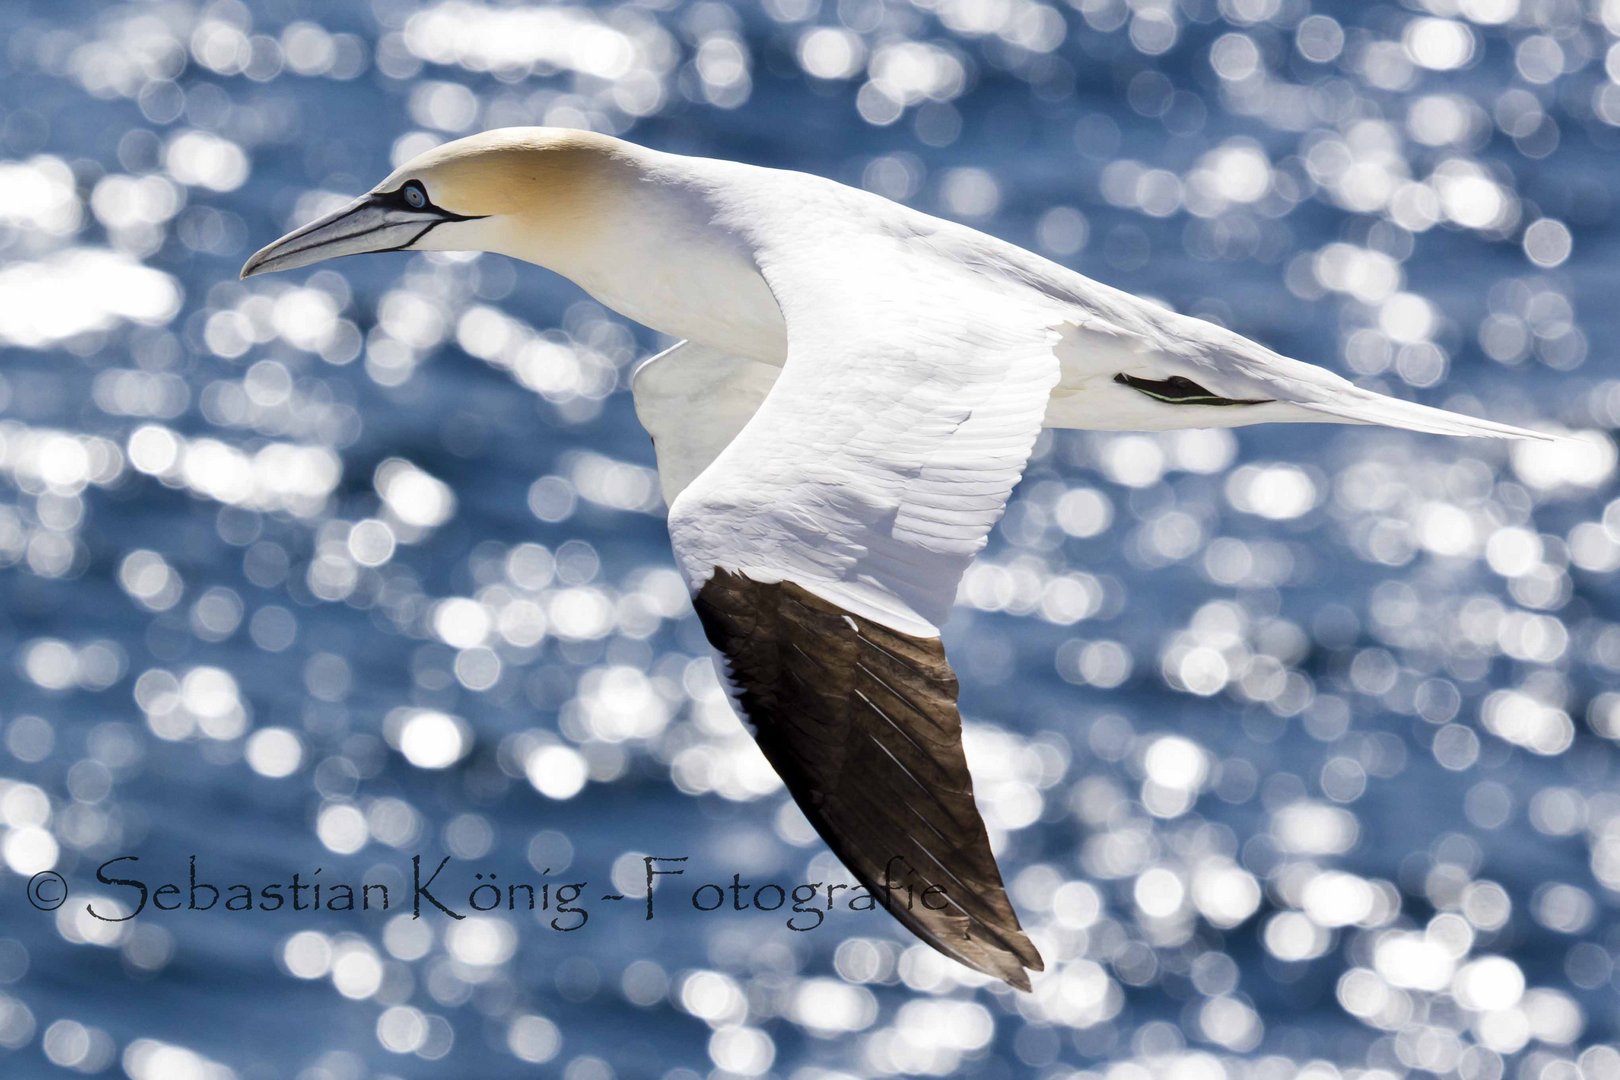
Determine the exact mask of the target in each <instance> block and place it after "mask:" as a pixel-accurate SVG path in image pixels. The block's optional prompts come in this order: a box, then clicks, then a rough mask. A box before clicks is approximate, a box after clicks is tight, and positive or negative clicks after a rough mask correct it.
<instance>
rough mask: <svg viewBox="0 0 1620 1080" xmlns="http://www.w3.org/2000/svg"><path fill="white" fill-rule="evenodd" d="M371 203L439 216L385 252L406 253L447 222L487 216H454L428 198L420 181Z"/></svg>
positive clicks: (379, 195) (410, 182)
mask: <svg viewBox="0 0 1620 1080" xmlns="http://www.w3.org/2000/svg"><path fill="white" fill-rule="evenodd" d="M371 201H372V202H374V203H376V204H377V205H379V206H386V207H391V208H394V209H399V210H408V211H410V212H412V213H422V212H424V211H431V212H432V213H434V214H436V215H437V216H438V218H437V220H435V221H429V222H427V223H426V224H425V225H423V226H422V231H421V232H419V233H417V234H416V235H415V236H413V237H411V238H410V239H409V240H407V241H405V242H404V243H403V244H400V245H399V246H398V247H391V248H382V249H381V250H383V251H404V250H405V249H406V248H408V247H410V246H411V245H412V244H414V243H416V242H417V241H418V240H420V239H422V237H424V236H426V235H427V234H428V233H430V232H432V231H433V230H434V229H436V228H438V227H439V226H440V225H443V224H444V223H445V222H447V221H477V220H478V219H479V218H482V217H486V216H487V215H484V214H454V213H451V212H450V211H449V210H446V209H444V208H443V207H439V206H434V205H433V200H432V199H431V198H429V197H428V193H427V188H426V187H425V186H423V184H422V181H420V180H407V181H405V182H404V183H403V184H401V185H400V186H399V187H398V188H396V189H395V190H393V191H382V192H378V193H377V194H376V195H373V196H372V197H371Z"/></svg>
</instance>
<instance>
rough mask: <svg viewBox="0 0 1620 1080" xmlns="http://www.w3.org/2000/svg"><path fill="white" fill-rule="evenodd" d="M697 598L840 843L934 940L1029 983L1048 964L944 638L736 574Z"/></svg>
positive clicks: (742, 696) (813, 816)
mask: <svg viewBox="0 0 1620 1080" xmlns="http://www.w3.org/2000/svg"><path fill="white" fill-rule="evenodd" d="M694 605H695V606H696V608H697V613H698V618H699V619H700V620H701V622H702V624H703V629H704V633H705V634H706V635H707V636H708V639H709V643H710V644H711V645H713V646H714V648H715V649H716V650H717V651H718V652H719V653H720V654H721V656H723V657H724V659H725V664H726V669H727V674H728V676H729V680H730V682H731V683H732V686H733V690H734V693H735V700H736V701H737V702H738V703H739V704H740V706H741V708H742V709H743V711H744V712H745V713H746V714H747V716H748V719H749V721H750V723H751V724H752V725H753V727H754V737H755V738H756V739H757V740H758V742H759V745H760V749H761V750H763V751H764V753H765V756H766V758H767V759H768V760H769V761H770V763H771V765H772V766H773V767H774V768H775V769H776V771H777V772H778V773H779V774H780V775H781V777H782V779H783V781H784V782H785V783H786V784H787V787H788V791H789V792H790V793H791V794H792V795H793V798H794V801H795V802H797V803H798V804H799V808H800V809H801V810H802V811H804V815H805V817H806V818H808V819H809V820H810V822H811V824H813V825H814V826H815V828H816V831H817V832H818V833H820V834H821V836H822V838H823V839H824V840H826V841H827V846H828V847H830V848H831V849H832V850H833V853H834V854H835V855H837V856H838V857H839V859H841V860H842V861H843V863H844V865H845V866H846V867H848V868H849V870H850V872H851V873H853V874H854V875H855V877H856V879H857V880H858V881H860V883H861V884H862V885H863V886H864V887H865V888H866V889H867V890H868V891H869V892H870V893H872V895H873V896H874V897H875V898H876V899H877V900H878V902H879V903H882V904H883V905H884V906H885V907H886V908H887V909H888V910H889V912H890V913H891V914H892V915H894V916H895V918H896V919H898V920H899V921H900V922H901V923H902V924H903V925H904V926H905V927H906V928H907V929H909V930H911V931H912V933H914V934H916V935H917V936H918V937H919V938H921V939H922V940H923V941H925V942H927V943H928V944H929V945H931V946H933V947H934V948H935V949H937V950H938V951H940V952H941V953H943V954H945V955H946V956H949V957H951V958H952V959H954V960H957V961H959V962H961V963H963V964H965V965H967V966H968V967H970V968H973V969H974V970H976V971H980V972H983V973H984V974H986V975H990V976H992V977H994V978H998V979H1001V980H1003V981H1004V982H1006V983H1007V984H1008V985H1010V986H1013V987H1015V988H1017V989H1019V990H1025V991H1027V990H1029V989H1030V981H1029V974H1028V971H1027V970H1026V969H1032V970H1035V971H1041V970H1044V967H1045V965H1044V964H1043V963H1042V962H1041V957H1040V954H1039V953H1038V952H1037V951H1036V950H1035V946H1034V944H1033V943H1031V942H1030V940H1029V938H1028V936H1027V935H1026V934H1025V933H1024V931H1023V929H1022V927H1021V926H1020V925H1019V923H1018V916H1017V914H1016V913H1015V912H1014V911H1013V907H1012V902H1011V901H1010V900H1009V899H1008V898H1007V891H1006V888H1005V886H1004V885H1003V884H1002V880H1001V872H1000V870H999V869H998V868H997V866H996V860H995V855H994V854H993V853H992V852H991V850H990V838H989V836H988V834H987V833H986V832H985V827H984V819H983V818H981V817H980V816H979V810H978V807H977V806H976V805H975V804H974V801H973V779H972V775H971V774H970V773H969V772H968V767H967V759H966V757H965V755H964V754H963V751H962V718H961V715H960V714H959V713H958V712H957V708H956V677H955V676H954V675H953V674H952V673H951V669H950V665H949V664H948V663H947V662H946V660H945V652H944V647H943V646H942V645H941V643H940V641H939V639H938V638H921V637H913V636H911V635H909V634H903V633H899V632H898V631H895V630H891V629H889V628H887V627H885V626H881V625H879V624H877V623H874V622H872V621H870V620H868V619H865V618H862V617H861V616H859V615H856V614H853V613H851V612H848V611H845V610H844V609H842V608H840V607H839V606H838V605H836V604H832V603H829V602H827V601H825V600H822V599H821V598H819V597H817V596H815V595H814V594H813V593H811V592H809V591H808V590H806V589H804V588H802V587H800V586H799V585H796V584H794V583H792V582H777V583H763V582H756V581H753V580H752V579H750V578H747V577H745V576H743V575H741V574H736V573H731V572H729V571H727V570H723V569H716V570H715V572H714V576H713V577H711V578H710V579H709V581H708V582H707V583H705V584H704V586H703V588H702V589H701V590H699V592H698V595H697V596H696V598H695V599H694ZM924 901H927V902H924Z"/></svg>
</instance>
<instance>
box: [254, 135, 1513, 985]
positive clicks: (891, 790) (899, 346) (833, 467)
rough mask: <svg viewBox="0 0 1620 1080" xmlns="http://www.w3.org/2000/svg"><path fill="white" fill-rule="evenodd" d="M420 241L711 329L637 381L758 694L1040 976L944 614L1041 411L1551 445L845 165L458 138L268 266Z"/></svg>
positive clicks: (1017, 963) (730, 679)
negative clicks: (969, 727)
mask: <svg viewBox="0 0 1620 1080" xmlns="http://www.w3.org/2000/svg"><path fill="white" fill-rule="evenodd" d="M402 249H412V250H478V251H490V252H498V253H502V254H507V255H511V256H514V257H516V258H520V259H525V260H527V261H530V262H534V263H537V264H539V265H541V266H545V267H547V268H549V269H552V270H555V271H557V272H558V273H561V274H563V275H565V276H567V277H569V278H571V279H572V280H574V281H575V282H576V283H578V284H579V285H580V286H581V287H582V288H584V289H586V290H587V291H588V292H590V293H591V294H592V295H593V296H595V297H597V298H598V299H599V300H601V301H602V302H603V303H605V304H607V305H609V306H611V307H613V308H614V309H615V310H617V311H620V312H621V313H624V314H626V315H628V316H630V317H632V318H634V319H637V320H639V321H641V322H643V323H645V324H647V325H648V326H651V327H653V328H655V329H658V330H660V331H663V332H665V333H667V334H670V335H671V336H674V337H678V338H682V339H685V340H684V341H683V342H682V343H681V344H679V345H677V346H675V347H674V348H671V349H669V350H666V351H665V352H663V353H661V354H659V355H658V356H656V357H654V358H653V359H652V360H650V361H648V362H646V363H645V364H644V365H642V367H641V368H640V369H639V370H638V371H637V372H636V374H635V377H634V381H633V389H634V394H635V402H636V410H637V413H638V415H639V416H640V418H641V421H642V423H643V424H644V425H645V427H646V428H647V430H648V431H649V432H650V433H651V434H652V436H653V439H654V444H655V447H656V453H657V457H658V468H659V475H660V479H661V481H662V485H663V491H664V495H665V498H666V499H667V500H668V501H669V504H670V510H669V529H670V537H671V540H672V543H673V547H674V552H675V557H676V560H677V562H678V563H679V564H680V567H681V569H682V571H683V573H684V574H685V576H686V579H687V581H688V582H689V583H690V585H691V587H692V591H693V594H694V602H695V603H696V606H697V610H698V613H699V616H700V617H701V618H702V620H703V624H704V628H705V631H706V632H707V634H708V636H709V639H710V641H711V643H713V644H714V646H715V648H716V650H717V653H718V659H719V661H720V670H721V675H722V677H723V678H724V679H725V681H726V683H727V685H728V687H729V688H730V689H731V691H732V694H733V700H734V701H735V702H736V703H737V705H738V707H739V711H740V712H742V713H743V714H744V715H745V716H746V717H748V718H749V719H751V720H752V721H753V722H754V726H755V732H756V736H757V738H758V739H759V741H760V745H761V747H762V749H763V750H764V751H765V753H766V755H767V757H769V758H770V760H771V761H772V763H773V764H774V765H775V766H776V767H777V769H778V771H780V772H781V773H782V775H783V778H784V780H785V781H786V782H787V784H788V787H789V789H790V790H791V791H792V793H793V795H794V797H795V798H796V799H797V800H798V802H799V804H800V806H801V807H802V808H803V809H804V810H805V813H806V814H807V816H809V817H810V819H811V821H813V822H815V823H816V825H817V828H818V829H820V830H821V832H822V834H823V836H825V837H826V839H827V841H828V843H829V844H830V845H831V846H832V847H833V849H834V850H835V851H836V852H838V854H839V855H840V857H841V858H843V859H844V861H845V862H846V864H847V865H849V866H850V869H851V870H853V871H854V872H855V873H856V875H857V876H858V877H859V878H860V879H861V881H862V882H863V883H864V884H865V885H867V887H868V888H871V889H873V890H874V891H876V890H877V889H879V888H882V887H884V883H885V882H886V881H887V878H888V876H889V875H890V874H891V873H894V872H895V870H894V865H895V864H896V863H904V865H905V867H906V869H904V870H903V871H901V875H902V877H903V879H904V880H905V881H907V882H910V883H911V884H913V885H918V886H929V887H936V888H939V889H942V890H945V893H946V895H947V897H948V904H947V905H946V906H945V907H942V908H941V909H940V910H939V911H937V912H934V911H928V912H919V911H915V910H907V911H906V912H900V911H896V915H897V917H898V918H900V919H901V920H902V921H903V922H905V923H906V925H907V926H909V927H911V929H913V930H914V931H915V932H916V933H918V934H919V935H921V936H922V937H923V938H924V939H926V940H928V941H929V942H930V943H931V944H933V945H934V946H935V947H937V948H939V949H941V950H942V951H944V952H946V953H948V954H949V955H952V956H955V957H957V958H958V959H961V960H962V961H963V962H964V963H968V964H970V965H972V966H974V967H977V968H979V969H980V970H982V971H985V972H988V973H991V974H993V975H995V976H997V977H999V978H1002V979H1005V980H1006V981H1008V982H1010V983H1012V984H1013V985H1016V986H1020V987H1024V988H1027V987H1028V985H1029V982H1028V976H1027V974H1026V969H1027V968H1035V969H1039V968H1040V958H1039V956H1038V954H1037V953H1036V951H1035V949H1034V947H1033V946H1032V945H1031V944H1030V942H1029V941H1028V939H1027V938H1026V937H1025V936H1024V934H1023V932H1022V930H1021V929H1020V928H1019V926H1018V920H1017V917H1016V916H1015V915H1014V914H1013V912H1012V909H1011V906H1010V904H1009V903H1008V902H1007V899H1006V896H1005V894H1004V891H1003V889H1002V886H1001V881H1000V877H999V874H998V872H997V870H996V867H995V862H994V858H993V857H992V856H991V854H990V851H989V845H988V840H987V838H986V836H985V832H984V827H983V824H982V822H981V821H980V820H979V818H978V815H977V813H976V811H975V810H974V808H973V801H972V786H971V778H970V776H969V775H968V772H967V768H966V764H965V762H964V760H963V758H962V754H961V738H960V719H959V717H958V716H957V713H956V707H955V696H956V684H955V679H954V677H953V676H952V675H951V673H950V669H949V667H948V666H947V665H946V663H945V660H944V656H943V652H942V651H941V649H940V647H939V643H938V633H939V630H938V628H939V625H940V624H941V623H942V622H943V621H944V620H945V618H946V617H947V615H948V613H949V610H950V606H951V603H952V601H953V600H954V598H955V594H956V588H957V584H958V582H959V581H960V579H961V577H962V574H963V572H964V570H965V569H966V567H967V565H968V563H969V562H970V561H971V560H972V558H973V556H974V555H975V554H976V553H977V552H978V551H979V550H980V549H981V548H982V547H983V546H984V543H985V540H986V537H987V536H988V534H989V531H990V529H991V528H992V527H993V526H994V524H995V522H996V520H997V519H998V518H999V517H1000V516H1001V513H1002V511H1003V510H1004V509H1005V506H1006V502H1007V499H1008V497H1009V495H1010V494H1011V492H1012V489H1013V487H1014V486H1015V485H1016V484H1017V482H1018V478H1019V476H1020V475H1021V474H1022V472H1023V470H1024V466H1025V464H1026V462H1027V461H1028V458H1029V454H1030V451H1031V448H1032V447H1033V445H1034V442H1035V438H1036V436H1037V435H1038V434H1039V431H1040V429H1041V427H1042V426H1043V425H1044V426H1047V427H1066V428H1092V429H1108V430H1125V429H1136V430H1169V429H1176V428H1190V427H1209V426H1237V425H1246V424H1254V423H1270V422H1308V421H1318V422H1321V421H1327V422H1339V423H1360V424H1383V425H1387V426H1390V427H1397V428H1405V429H1408V430H1412V431H1420V432H1430V433H1435V434H1444V435H1483V436H1495V437H1502V438H1545V436H1541V435H1538V434H1537V433H1535V432H1531V431H1527V430H1524V429H1520V428H1514V427H1510V426H1507V425H1505V424H1498V423H1494V422H1491V421H1488V420H1479V419H1474V418H1472V417H1467V416H1462V415H1459V414H1456V413H1450V412H1445V411H1442V410H1439V409H1434V408H1429V407H1427V406H1423V405H1418V404H1414V403H1411V402H1406V401H1400V400H1396V399H1393V398H1390V397H1386V396H1383V395H1380V394H1376V393H1373V392H1371V391H1368V390H1364V389H1361V388H1359V387H1356V386H1354V385H1352V384H1351V383H1349V382H1347V381H1346V380H1344V379H1342V378H1340V377H1339V376H1337V375H1334V374H1332V373H1330V372H1328V371H1325V370H1323V369H1322V368H1318V367H1313V366H1311V365H1309V364H1305V363H1301V362H1300V361H1297V360H1292V359H1289V358H1287V357H1283V356H1279V355H1278V354H1276V353H1274V352H1272V351H1271V350H1269V349H1267V348H1265V347H1264V346H1261V345H1258V344H1256V343H1255V342H1253V341H1250V340H1248V339H1247V338H1244V337H1242V336H1241V335H1239V334H1236V333H1234V332H1232V331H1229V330H1226V329H1223V328H1221V327H1218V326H1214V325H1212V324H1210V323H1207V322H1203V321H1201V320H1198V319H1193V318H1189V317H1186V316H1183V315H1178V314H1175V313H1173V312H1170V311H1167V310H1165V309H1163V308H1161V307H1159V306H1157V305H1154V304H1151V303H1148V302H1146V301H1143V300H1140V299H1138V298H1136V297H1133V296H1130V295H1128V294H1126V293H1123V292H1120V291H1119V290H1117V289H1113V288H1110V287H1108V286H1106V285H1102V284H1099V283H1098V282H1095V281H1092V280H1090V279H1088V278H1085V277H1082V276H1081V275H1079V274H1077V273H1074V272H1073V271H1071V270H1068V269H1066V268H1064V267H1062V266H1059V265H1057V264H1055V263H1052V262H1049V261H1047V260H1045V259H1042V258H1039V257H1038V256H1035V255H1033V254H1031V253H1029V252H1027V251H1025V250H1023V249H1021V248H1018V247H1016V246H1014V245H1012V244H1008V243H1006V242H1004V241H1001V240H998V239H995V238H994V237H990V236H986V235H984V234H983V233H979V232H976V231H974V230H971V229H968V228H965V227H963V226H961V225H956V224H953V223H951V222H947V221H941V220H939V219H936V218H932V217H929V216H927V215H925V214H922V213H919V212H917V211H915V210H911V209H909V208H907V207H904V206H900V205H897V204H895V203H892V202H889V201H887V200H884V199H881V198H879V197H877V196H874V195H871V194H869V193H866V192H863V191H858V190H854V189H851V188H848V187H845V186H843V185H840V184H836V183H833V182H831V181H828V180H825V179H822V178H819V177H814V176H807V175H804V174H800V173H791V172H782V171H777V170H769V169H760V168H755V167H752V166H748V165H741V164H737V163H734V162H725V161H713V160H706V159H698V158H687V157H679V156H676V155H671V154H663V153H659V152H656V151H652V150H648V149H645V148H642V147H638V146H634V145H632V144H630V143H625V142H622V141H619V140H616V139H609V138H606V137H604V136H598V135H590V134H587V133H582V132H569V131H559V130H552V129H543V128H531V129H513V130H508V131H497V132H488V133H485V134H483V135H478V136H473V137H471V138H469V139H463V140H460V141H458V142H455V143H451V144H449V145H447V146H444V147H440V148H439V149H437V150H434V151H431V152H430V153H428V154H425V155H423V156H422V157H421V158H418V159H417V160H415V161H412V162H410V163H408V164H406V165H404V166H402V167H401V168H400V169H398V170H396V171H395V172H394V174H393V175H391V176H390V177H388V178H387V179H386V180H384V181H383V182H382V183H381V184H379V185H378V186H377V187H376V188H375V189H374V190H373V191H372V192H371V193H370V194H369V195H367V196H365V197H363V198H361V199H360V200H358V201H356V202H355V203H354V204H352V205H351V206H348V207H345V208H344V209H343V210H340V211H338V212H337V213H335V214H332V215H329V216H328V217H327V218H324V219H322V220H321V221H318V222H315V223H314V224H312V225H309V226H306V227H305V228H303V229H300V230H298V231H296V232H294V233H292V234H290V235H288V236H287V237H284V238H282V239H281V240H279V241H277V242H276V243H274V244H272V245H270V246H269V247H267V248H265V249H264V250H263V251H261V252H259V253H258V254H257V255H255V256H254V257H253V258H252V259H251V260H249V262H248V264H247V265H246V266H245V267H244V268H243V276H244V277H245V276H249V275H251V274H254V273H258V272H263V271H268V270H277V269H286V268H291V267H294V266H302V265H306V264H308V263H312V262H316V261H319V260H321V259H325V258H330V257H332V256H334V255H340V254H349V253H355V252H361V251H376V250H402ZM880 875H881V876H880ZM952 890H954V893H952Z"/></svg>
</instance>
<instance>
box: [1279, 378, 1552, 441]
mask: <svg viewBox="0 0 1620 1080" xmlns="http://www.w3.org/2000/svg"><path fill="white" fill-rule="evenodd" d="M1290 404H1293V405H1297V406H1298V407H1300V408H1302V409H1309V410H1310V411H1312V412H1319V413H1325V414H1326V415H1328V416H1331V417H1333V418H1334V419H1336V420H1339V421H1341V422H1345V423H1351V424H1381V425H1383V426H1384V427H1392V428H1402V429H1404V430H1406V431H1422V432H1427V433H1428V434H1430V435H1469V436H1476V437H1480V438H1487V439H1540V440H1543V441H1546V442H1553V441H1556V440H1558V439H1559V438H1561V436H1558V435H1549V434H1546V433H1544V432H1540V431H1531V430H1530V429H1528V428H1521V427H1514V426H1512V425H1511V424H1498V423H1497V422H1496V421H1494V420H1480V419H1478V418H1476V417H1472V416H1464V415H1462V414H1461V413H1454V412H1447V411H1446V410H1445V409H1436V408H1432V407H1430V406H1428V405H1419V404H1417V403H1416V402H1414V401H1402V400H1400V399H1399V398H1392V397H1385V396H1384V395H1382V394H1375V393H1373V392H1372V391H1370V390H1363V389H1361V388H1360V387H1359V386H1347V387H1345V388H1343V389H1342V390H1341V391H1340V392H1339V393H1337V394H1335V395H1334V398H1333V400H1332V401H1294V402H1291V403H1290Z"/></svg>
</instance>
